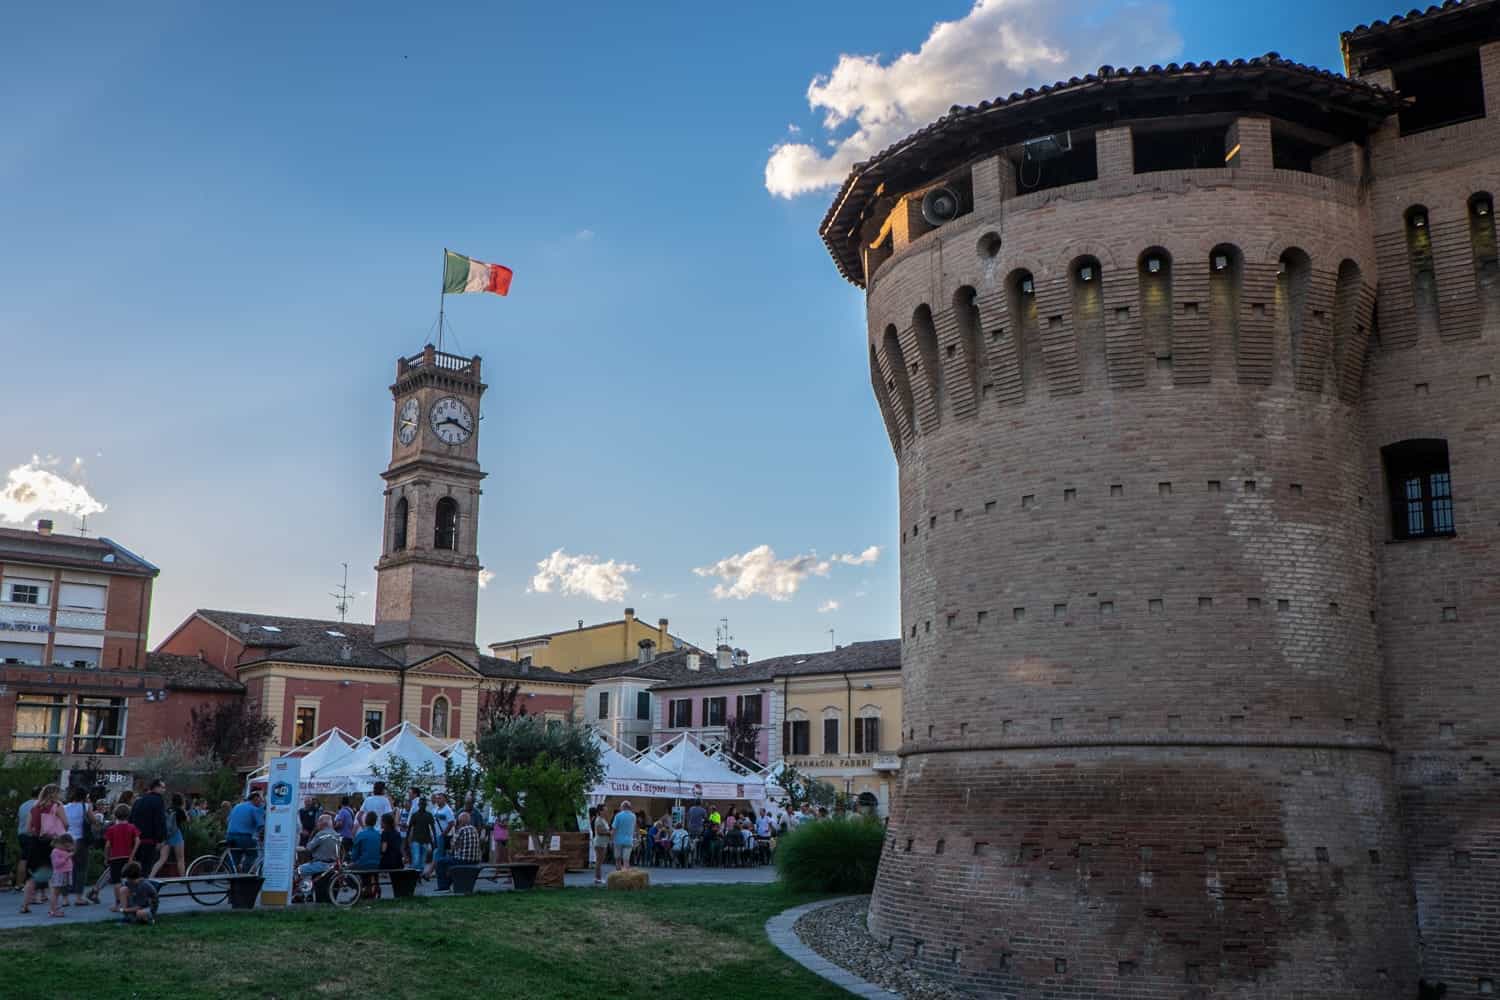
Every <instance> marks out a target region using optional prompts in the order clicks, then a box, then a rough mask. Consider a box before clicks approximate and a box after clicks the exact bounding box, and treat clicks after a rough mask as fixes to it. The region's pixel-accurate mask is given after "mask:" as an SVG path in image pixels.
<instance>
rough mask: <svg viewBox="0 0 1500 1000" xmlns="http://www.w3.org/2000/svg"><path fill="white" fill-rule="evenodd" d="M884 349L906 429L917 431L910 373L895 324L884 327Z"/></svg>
mask: <svg viewBox="0 0 1500 1000" xmlns="http://www.w3.org/2000/svg"><path fill="white" fill-rule="evenodd" d="M881 348H882V349H883V350H884V351H885V363H886V365H887V366H888V370H889V371H890V373H891V375H892V376H893V377H894V381H895V383H896V386H895V391H896V395H897V397H898V398H899V399H900V400H901V410H902V413H903V414H904V415H905V416H906V426H907V429H908V430H909V431H910V432H911V433H913V434H915V433H916V432H917V410H916V402H915V400H913V399H912V394H911V375H910V373H909V372H908V371H907V370H906V356H905V354H904V353H903V352H902V350H901V338H900V337H899V336H898V335H897V333H896V326H895V324H894V323H893V324H891V325H890V326H887V327H886V328H885V338H884V340H883V342H882V344H881Z"/></svg>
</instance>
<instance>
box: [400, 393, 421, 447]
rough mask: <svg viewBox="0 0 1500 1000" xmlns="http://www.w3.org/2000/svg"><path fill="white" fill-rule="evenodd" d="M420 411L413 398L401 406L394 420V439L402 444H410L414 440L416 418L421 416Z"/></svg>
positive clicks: (415, 399)
mask: <svg viewBox="0 0 1500 1000" xmlns="http://www.w3.org/2000/svg"><path fill="white" fill-rule="evenodd" d="M421 410H422V408H421V407H420V406H418V405H417V397H415V396H413V397H411V398H410V399H408V400H407V401H406V402H404V403H402V404H401V412H400V414H399V415H398V416H397V419H396V438H397V440H399V441H400V442H401V443H402V444H411V443H412V441H414V440H416V437H417V418H418V417H419V416H421Z"/></svg>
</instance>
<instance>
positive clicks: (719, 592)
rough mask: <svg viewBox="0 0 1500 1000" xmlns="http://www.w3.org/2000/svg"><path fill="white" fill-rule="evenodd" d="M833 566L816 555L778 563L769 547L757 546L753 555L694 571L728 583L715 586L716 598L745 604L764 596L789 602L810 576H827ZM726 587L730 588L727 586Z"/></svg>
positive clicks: (742, 554)
mask: <svg viewBox="0 0 1500 1000" xmlns="http://www.w3.org/2000/svg"><path fill="white" fill-rule="evenodd" d="M830 565H831V564H830V563H829V562H828V560H826V559H819V558H818V556H817V554H816V553H809V554H807V555H801V556H792V557H791V558H789V559H777V558H776V552H775V550H773V549H772V548H771V546H769V545H757V546H756V547H755V548H753V549H751V550H750V551H749V552H744V553H741V554H740V555H735V556H726V557H725V558H723V559H720V560H719V561H718V562H716V563H714V564H713V565H712V566H700V567H698V568H696V569H694V570H693V572H694V573H696V574H698V575H699V576H716V577H718V578H719V579H720V580H723V581H724V583H716V584H714V596H715V597H718V598H721V599H722V598H726V597H733V598H735V599H737V600H744V599H745V598H747V597H750V596H752V595H754V594H764V595H766V596H767V597H769V598H770V599H771V600H773V601H785V600H787V599H788V598H790V597H791V596H792V595H793V594H795V593H796V592H797V588H798V587H800V586H802V581H803V580H805V579H807V578H808V577H809V576H827V575H828V569H829V566H830ZM725 583H727V584H728V586H725Z"/></svg>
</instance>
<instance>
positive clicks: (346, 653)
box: [339, 642, 354, 663]
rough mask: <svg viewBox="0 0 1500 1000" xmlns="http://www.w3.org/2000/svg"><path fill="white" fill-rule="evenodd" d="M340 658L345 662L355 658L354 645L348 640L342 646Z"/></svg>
mask: <svg viewBox="0 0 1500 1000" xmlns="http://www.w3.org/2000/svg"><path fill="white" fill-rule="evenodd" d="M339 659H341V660H343V661H344V662H345V663H348V662H349V661H350V660H352V659H354V647H353V646H352V645H351V644H349V643H347V642H346V643H344V644H343V645H342V646H340V647H339Z"/></svg>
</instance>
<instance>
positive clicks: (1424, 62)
mask: <svg viewBox="0 0 1500 1000" xmlns="http://www.w3.org/2000/svg"><path fill="white" fill-rule="evenodd" d="M1392 75H1393V77H1394V78H1395V83H1396V89H1397V90H1399V91H1400V92H1401V96H1402V97H1406V98H1410V99H1411V103H1410V104H1408V105H1406V106H1405V107H1403V108H1402V109H1401V110H1400V112H1399V113H1398V115H1399V119H1400V122H1401V134H1402V135H1412V134H1413V133H1416V132H1426V131H1427V130H1428V129H1434V128H1443V127H1444V126H1446V125H1457V124H1458V123H1459V122H1467V121H1473V120H1475V119H1476V118H1483V117H1484V72H1483V70H1482V68H1481V66H1480V62H1479V48H1478V46H1475V47H1473V48H1469V49H1465V50H1463V51H1460V52H1445V53H1443V54H1442V55H1439V56H1435V57H1425V58H1422V59H1420V60H1413V61H1412V62H1410V63H1408V64H1407V65H1405V66H1399V67H1395V68H1394V69H1393V72H1392Z"/></svg>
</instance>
